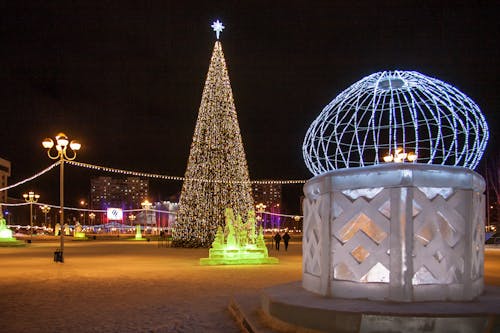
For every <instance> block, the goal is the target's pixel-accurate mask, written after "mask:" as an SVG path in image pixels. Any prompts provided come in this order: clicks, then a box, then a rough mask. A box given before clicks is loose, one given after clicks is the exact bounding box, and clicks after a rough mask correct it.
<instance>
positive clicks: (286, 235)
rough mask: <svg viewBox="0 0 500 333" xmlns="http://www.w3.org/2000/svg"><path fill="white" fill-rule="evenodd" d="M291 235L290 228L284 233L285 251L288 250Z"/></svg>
mask: <svg viewBox="0 0 500 333" xmlns="http://www.w3.org/2000/svg"><path fill="white" fill-rule="evenodd" d="M290 238H291V237H290V235H289V234H288V230H286V231H285V234H284V235H283V242H284V243H285V251H288V242H289V241H290Z"/></svg>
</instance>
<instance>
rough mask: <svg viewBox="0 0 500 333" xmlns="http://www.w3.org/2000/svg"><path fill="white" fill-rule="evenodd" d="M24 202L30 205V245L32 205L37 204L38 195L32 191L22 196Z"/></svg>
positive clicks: (31, 237)
mask: <svg viewBox="0 0 500 333" xmlns="http://www.w3.org/2000/svg"><path fill="white" fill-rule="evenodd" d="M23 198H24V201H26V202H27V203H29V204H30V243H31V242H32V241H33V203H35V202H38V199H40V194H36V193H35V192H33V191H30V192H28V193H24V194H23Z"/></svg>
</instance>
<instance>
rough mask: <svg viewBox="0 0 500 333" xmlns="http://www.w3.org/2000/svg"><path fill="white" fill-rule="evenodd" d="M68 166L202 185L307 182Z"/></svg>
mask: <svg viewBox="0 0 500 333" xmlns="http://www.w3.org/2000/svg"><path fill="white" fill-rule="evenodd" d="M66 164H71V165H74V166H78V167H82V168H87V169H94V170H99V171H104V172H112V173H119V174H123V175H132V176H136V177H143V178H155V179H162V180H174V181H186V180H187V181H193V182H201V183H219V184H281V185H291V184H304V183H305V182H306V180H303V179H287V180H234V179H208V178H186V177H179V176H169V175H160V174H155V173H147V172H141V171H131V170H123V169H117V168H112V167H106V166H101V165H95V164H90V163H83V162H77V161H68V162H66Z"/></svg>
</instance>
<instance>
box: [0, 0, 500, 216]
mask: <svg viewBox="0 0 500 333" xmlns="http://www.w3.org/2000/svg"><path fill="white" fill-rule="evenodd" d="M499 7H500V6H499V5H498V2H493V1H491V2H490V1H463V2H459V3H456V2H450V3H448V2H446V1H433V2H429V3H426V2H424V3H422V2H419V1H407V2H404V4H402V3H394V1H388V0H387V1H379V2H377V3H376V4H373V3H371V2H366V3H365V2H361V3H352V2H351V1H340V2H335V3H333V2H331V1H314V2H310V3H307V4H306V3H305V2H303V1H286V2H285V1H273V2H269V1H253V2H251V3H240V2H238V1H221V2H217V3H202V4H195V3H192V4H191V3H187V4H182V3H178V2H170V1H167V2H165V1H158V2H156V1H153V2H149V3H147V4H138V3H135V2H129V1H110V2H105V3H102V2H94V1H90V2H89V1H83V2H71V3H68V2H65V1H53V2H50V3H45V2H37V1H26V2H23V4H19V3H14V2H12V3H8V4H4V6H3V10H2V14H0V15H2V20H1V22H2V23H1V27H2V28H1V31H2V35H1V36H2V37H1V40H2V42H3V43H2V52H1V56H0V64H1V65H0V66H1V71H0V73H1V75H2V83H1V84H2V90H1V91H2V95H1V96H2V101H3V102H4V104H3V110H2V115H3V119H4V121H5V122H4V127H3V128H2V145H1V146H0V147H1V148H0V157H1V158H4V159H7V160H9V161H11V163H12V176H11V177H10V178H9V184H13V183H16V182H17V181H20V180H23V179H25V178H27V177H29V176H31V175H33V174H35V173H36V172H38V171H40V170H42V169H44V168H45V167H47V166H48V165H50V164H51V163H52V162H53V161H52V160H50V159H49V158H48V157H47V156H46V152H45V150H44V149H43V148H42V146H41V141H42V140H43V139H44V138H45V137H53V136H54V135H56V134H57V133H58V132H61V131H62V132H65V133H66V134H67V135H68V136H69V137H70V139H78V140H79V141H80V142H81V143H82V150H81V151H80V152H79V154H78V158H77V160H78V161H81V162H87V163H92V164H98V165H103V166H108V167H113V168H117V169H125V170H133V171H140V172H146V173H156V174H163V175H171V176H181V177H182V176H183V175H184V172H185V168H186V165H187V159H188V155H189V148H190V145H191V140H192V135H193V131H194V126H195V123H196V117H197V114H198V108H199V105H200V101H201V94H202V89H203V86H204V82H205V78H206V74H207V70H208V65H209V61H210V56H211V52H212V48H213V45H214V43H215V33H214V32H213V31H212V29H211V27H210V25H211V24H212V22H213V21H215V20H217V19H219V20H220V21H221V22H223V24H224V25H225V27H226V28H225V29H224V31H223V32H222V34H221V38H220V40H221V42H222V47H223V50H224V54H225V59H226V63H227V65H228V69H229V77H230V80H231V85H232V90H233V95H234V100H235V105H236V111H237V113H238V120H239V124H240V130H241V134H242V138H243V143H244V147H245V151H246V157H247V162H248V167H249V172H250V178H251V179H252V180H258V179H276V180H284V179H309V178H311V174H310V173H309V171H308V170H307V169H306V167H305V164H304V161H303V159H302V151H301V148H302V141H303V139H304V136H305V133H306V131H307V129H308V127H309V126H310V124H311V122H312V121H313V120H314V119H315V118H316V117H317V116H318V115H319V113H320V112H321V110H322V109H323V107H324V106H326V105H327V104H328V103H329V102H330V101H331V100H332V99H333V98H334V97H335V96H336V95H338V94H339V93H340V92H342V91H343V90H344V89H346V88H347V87H349V86H350V85H351V84H353V83H354V82H356V81H358V80H360V79H362V78H363V77H364V76H366V75H369V74H372V73H374V72H377V71H382V70H394V69H400V70H416V71H418V72H421V73H422V74H424V75H427V76H431V77H435V78H438V79H440V80H442V81H445V82H447V83H449V84H451V85H454V86H456V87H457V88H458V89H459V90H461V91H462V92H464V93H465V94H467V95H468V96H470V97H471V98H472V99H473V100H474V101H475V102H476V103H477V104H478V105H479V107H480V108H481V109H482V111H483V113H484V114H485V117H486V119H487V121H488V123H489V126H490V141H489V143H488V148H487V152H486V154H485V155H486V156H488V155H491V154H497V153H498V148H497V147H496V143H497V142H498V138H497V137H498V112H497V110H498V108H499V106H500V100H499V98H498V94H497V91H496V90H497V87H498V86H499V85H498V77H499V75H498V59H499V55H500V54H499V47H498V40H499V38H498V37H499V36H498V33H499V25H498V19H497V13H498V12H499V9H500V8H499ZM66 171H67V172H66V177H65V180H66V193H67V194H66V200H65V201H66V202H67V204H68V205H72V204H74V205H76V203H77V201H78V200H79V199H80V198H81V197H82V196H85V195H87V196H88V193H89V188H90V177H91V176H93V175H96V176H97V175H110V176H117V175H115V174H102V173H96V172H95V171H91V170H83V169H79V168H77V167H74V166H68V167H67V168H66ZM58 177H59V174H58V170H57V169H54V170H52V171H51V172H50V173H49V174H47V175H44V176H42V177H40V179H39V180H37V181H33V182H30V183H28V184H25V185H23V186H19V187H17V188H15V189H12V190H10V191H9V196H10V197H15V198H21V195H22V193H24V192H27V191H29V190H35V191H37V192H40V194H41V195H42V197H41V199H40V201H42V202H47V203H54V204H57V203H58V195H59V194H58V189H59V185H58V184H59V183H58ZM151 182H152V186H151V190H152V191H151V199H153V200H155V198H160V197H162V196H164V197H167V196H168V195H171V194H173V193H176V192H179V191H180V188H181V186H182V183H181V182H178V181H175V182H174V181H161V182H160V181H156V180H151ZM283 190H284V193H283V195H284V202H285V204H286V205H287V206H288V211H287V212H288V213H292V214H294V213H298V209H299V205H298V203H299V196H300V194H301V186H297V185H294V186H290V185H284V188H283ZM160 199H162V198H160Z"/></svg>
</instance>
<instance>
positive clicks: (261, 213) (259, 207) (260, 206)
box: [255, 202, 267, 228]
mask: <svg viewBox="0 0 500 333" xmlns="http://www.w3.org/2000/svg"><path fill="white" fill-rule="evenodd" d="M266 207H267V206H266V205H264V204H263V203H262V202H261V203H259V204H257V205H255V208H257V212H258V213H259V217H260V218H259V219H258V220H259V222H260V223H262V225H261V226H262V228H264V211H265V210H266Z"/></svg>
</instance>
